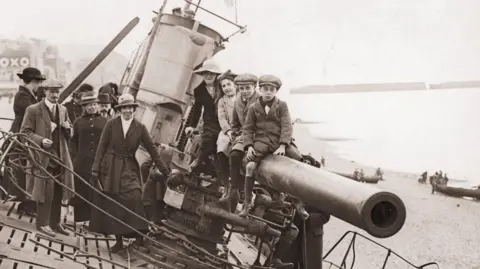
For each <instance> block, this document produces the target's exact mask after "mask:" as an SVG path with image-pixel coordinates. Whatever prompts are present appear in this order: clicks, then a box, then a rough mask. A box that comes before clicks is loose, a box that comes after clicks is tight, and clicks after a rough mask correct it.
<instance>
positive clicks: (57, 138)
mask: <svg viewBox="0 0 480 269" xmlns="http://www.w3.org/2000/svg"><path fill="white" fill-rule="evenodd" d="M42 86H43V87H44V88H45V99H44V101H42V102H40V103H37V104H34V105H32V106H29V107H28V108H27V111H26V113H25V118H24V120H23V124H22V127H21V132H22V133H24V134H26V135H27V136H28V137H29V138H30V139H31V140H33V141H34V142H35V143H36V144H37V145H39V146H41V147H42V148H44V149H45V150H47V151H49V152H50V153H51V154H53V155H55V156H57V157H58V158H59V159H60V161H61V163H63V164H64V165H65V166H67V167H68V168H72V160H71V159H70V152H69V150H68V140H69V139H70V137H71V136H72V134H73V131H72V125H71V124H70V119H69V118H68V113H67V109H66V108H65V107H64V106H63V105H61V104H59V103H58V97H59V92H60V89H61V88H63V85H62V84H61V83H60V82H59V81H56V80H46V81H45V82H44V83H43V85H42ZM36 161H38V162H39V163H40V164H41V165H42V167H46V171H47V172H48V174H50V176H55V177H56V178H57V179H58V180H60V181H61V182H62V184H64V185H65V186H67V187H68V188H70V189H74V188H75V186H74V183H73V173H72V172H70V171H68V170H67V169H65V168H64V167H62V166H61V165H60V164H59V163H58V162H56V161H54V160H52V159H51V158H50V157H49V156H48V155H46V154H43V153H40V152H39V153H38V160H36ZM35 170H36V171H32V174H31V175H28V177H32V178H31V180H33V181H34V182H35V183H34V186H33V195H32V198H33V199H34V200H35V201H37V203H38V204H37V208H38V212H37V223H36V227H37V230H39V231H40V232H43V233H45V234H47V235H49V236H52V237H53V236H55V232H57V233H60V234H63V235H68V234H69V233H68V232H67V231H66V230H65V229H64V228H63V227H62V225H61V224H60V215H61V207H62V199H70V198H72V197H73V195H74V194H73V193H72V192H70V191H69V190H68V189H66V188H63V187H62V186H61V185H60V184H59V183H57V182H56V181H55V180H53V179H52V178H50V177H49V176H48V174H46V173H44V171H43V170H41V169H39V168H35ZM36 175H38V176H36Z"/></svg>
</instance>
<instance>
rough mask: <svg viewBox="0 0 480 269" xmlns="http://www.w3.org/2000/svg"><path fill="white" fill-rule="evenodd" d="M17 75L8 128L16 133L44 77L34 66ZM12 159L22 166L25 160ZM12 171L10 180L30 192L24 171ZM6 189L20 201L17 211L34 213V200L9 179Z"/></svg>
mask: <svg viewBox="0 0 480 269" xmlns="http://www.w3.org/2000/svg"><path fill="white" fill-rule="evenodd" d="M17 76H18V77H19V78H20V79H21V80H22V81H23V84H22V85H20V86H19V88H18V92H17V93H16V94H15V98H14V100H13V112H14V114H15V118H14V119H13V122H12V126H11V128H10V132H12V133H18V132H19V131H20V126H22V122H23V117H24V115H25V110H27V107H29V106H30V105H33V104H35V103H36V102H37V98H36V95H37V90H38V88H39V86H40V84H41V82H42V81H43V80H45V77H44V76H43V75H42V73H41V72H40V70H38V69H37V68H34V67H27V68H25V69H23V71H22V73H19V74H17ZM13 159H16V158H15V157H13V158H11V161H15V162H16V163H18V164H20V165H22V166H25V165H26V161H25V160H13ZM7 163H8V162H7ZM12 172H13V176H14V177H15V178H13V179H10V180H16V182H17V184H18V185H19V187H20V188H22V189H23V190H25V191H27V192H31V188H29V187H30V185H31V184H27V182H26V180H25V178H26V177H25V171H23V169H14V171H12ZM29 183H30V182H29ZM32 186H33V185H32ZM8 189H9V194H10V195H13V196H15V197H16V199H15V200H17V201H21V202H20V204H18V206H17V210H18V212H19V213H23V214H27V215H31V216H32V215H35V212H36V204H35V202H34V201H32V200H30V199H27V197H26V195H25V193H24V192H23V190H19V189H18V188H17V187H16V186H15V185H14V184H13V183H12V182H11V181H10V182H9V187H8Z"/></svg>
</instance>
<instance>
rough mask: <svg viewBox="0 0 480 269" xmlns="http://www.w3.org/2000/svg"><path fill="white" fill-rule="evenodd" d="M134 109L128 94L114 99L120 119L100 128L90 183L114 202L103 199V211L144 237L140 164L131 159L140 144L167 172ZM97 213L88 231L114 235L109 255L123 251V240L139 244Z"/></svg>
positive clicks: (119, 225) (121, 226) (139, 238)
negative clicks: (113, 243) (116, 100)
mask: <svg viewBox="0 0 480 269" xmlns="http://www.w3.org/2000/svg"><path fill="white" fill-rule="evenodd" d="M137 107H138V104H137V103H136V102H135V100H134V98H133V96H132V95H130V94H123V95H121V96H120V97H119V98H118V105H117V106H116V107H115V108H116V109H117V110H118V111H119V112H120V116H119V117H116V118H114V119H112V120H109V121H108V122H107V124H106V125H105V128H104V129H103V132H102V135H101V137H100V142H99V144H98V148H97V152H96V154H95V160H94V162H93V166H92V182H98V183H99V185H100V186H98V187H99V189H101V190H103V192H104V193H105V194H106V195H108V197H110V198H111V199H113V200H114V201H116V203H115V202H113V201H111V200H109V199H103V202H102V204H101V208H102V209H103V210H105V211H106V212H108V213H109V214H111V215H112V216H114V217H115V218H117V219H119V220H121V221H123V222H125V223H127V224H128V225H130V226H131V227H133V228H134V229H135V230H136V231H137V232H140V233H143V234H145V233H146V232H148V223H147V222H146V221H145V218H146V215H145V209H144V207H143V203H142V178H141V174H140V165H139V163H138V161H137V159H136V158H135V153H136V152H137V150H138V148H139V146H140V144H143V146H144V147H145V149H146V150H147V152H148V153H149V155H150V156H151V157H152V159H153V161H154V163H155V165H156V166H157V167H158V169H159V170H160V172H161V173H162V175H163V176H165V177H167V176H168V175H169V173H170V171H169V168H168V166H166V165H165V164H164V163H163V161H162V160H161V158H160V155H159V154H158V152H157V148H156V147H155V144H154V143H153V141H152V138H151V137H150V134H149V133H148V130H147V127H145V125H143V123H141V122H140V121H138V120H136V119H135V118H134V117H133V116H134V112H135V110H136V108H137ZM117 203H120V204H121V205H123V206H125V207H126V208H128V210H129V211H127V210H125V209H124V208H121V207H120V206H119V205H118V204H117ZM132 212H133V213H136V214H137V215H139V216H140V217H141V218H139V217H137V216H135V215H133V214H132ZM97 213H98V217H96V218H95V219H93V218H92V220H91V221H90V226H89V229H90V230H91V231H92V232H97V233H102V234H114V235H115V238H116V244H115V245H114V246H113V247H112V249H111V251H112V252H118V251H119V250H121V249H122V248H123V237H128V238H136V240H135V244H137V245H142V244H143V236H140V235H139V234H138V233H137V232H135V231H134V230H132V229H131V228H129V227H127V226H125V225H124V224H122V223H120V222H118V221H117V220H114V219H112V218H111V217H110V216H107V215H105V214H103V213H102V212H97Z"/></svg>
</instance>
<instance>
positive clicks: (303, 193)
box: [256, 156, 406, 238]
mask: <svg viewBox="0 0 480 269" xmlns="http://www.w3.org/2000/svg"><path fill="white" fill-rule="evenodd" d="M256 179H257V181H258V182H260V183H261V184H264V185H266V186H269V187H271V188H274V189H276V190H278V191H281V192H285V193H288V194H290V195H292V196H294V197H296V198H298V199H300V200H301V201H302V202H303V203H305V204H306V205H307V206H309V207H314V208H317V209H318V210H321V211H322V212H324V213H328V214H331V215H332V216H334V217H337V218H339V219H341V220H343V221H346V222H348V223H350V224H352V225H354V226H356V227H358V228H361V229H363V230H365V231H366V232H368V233H369V234H370V235H372V236H375V237H378V238H386V237H390V236H392V235H394V234H396V233H397V232H398V231H400V229H401V228H402V227H403V224H404V223H405V218H406V209H405V205H404V203H403V201H402V200H401V199H400V198H399V197H398V196H397V195H395V194H393V193H391V192H388V191H382V190H379V189H377V188H375V187H372V186H370V185H366V184H362V183H359V182H356V181H353V180H349V179H347V178H344V177H342V176H339V175H336V174H334V173H331V172H328V171H325V170H323V169H318V168H316V167H313V166H310V165H307V164H304V163H301V162H298V161H295V160H292V159H289V158H286V157H283V156H269V157H267V158H265V159H264V160H263V161H262V162H261V163H260V165H259V166H258V169H257V172H256Z"/></svg>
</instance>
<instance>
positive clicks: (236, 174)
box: [220, 73, 259, 211]
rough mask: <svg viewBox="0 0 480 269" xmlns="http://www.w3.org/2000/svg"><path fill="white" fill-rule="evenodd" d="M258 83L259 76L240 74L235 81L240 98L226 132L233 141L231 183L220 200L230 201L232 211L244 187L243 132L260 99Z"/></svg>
mask: <svg viewBox="0 0 480 269" xmlns="http://www.w3.org/2000/svg"><path fill="white" fill-rule="evenodd" d="M257 82H258V78H257V76H255V75H253V74H250V73H244V74H239V75H238V76H236V77H235V79H234V83H235V86H236V87H237V90H238V92H239V96H238V98H237V99H236V100H235V103H234V105H233V115H232V124H231V127H232V128H231V130H227V131H226V134H227V135H228V136H230V137H231V140H232V143H231V146H230V153H229V156H228V159H229V165H230V177H231V181H230V187H229V190H228V191H227V195H226V196H225V197H224V198H222V199H220V202H226V201H229V202H230V207H231V209H232V211H233V209H235V208H236V206H237V203H238V200H239V198H240V192H239V189H240V188H241V187H242V186H243V185H244V177H243V176H242V174H241V170H242V160H243V157H244V155H245V153H244V146H243V136H242V130H243V124H244V123H245V118H246V117H247V110H248V107H249V106H251V105H252V104H254V103H255V102H256V101H257V99H258V97H259V94H258V93H257V91H256V90H255V87H256V86H257Z"/></svg>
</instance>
